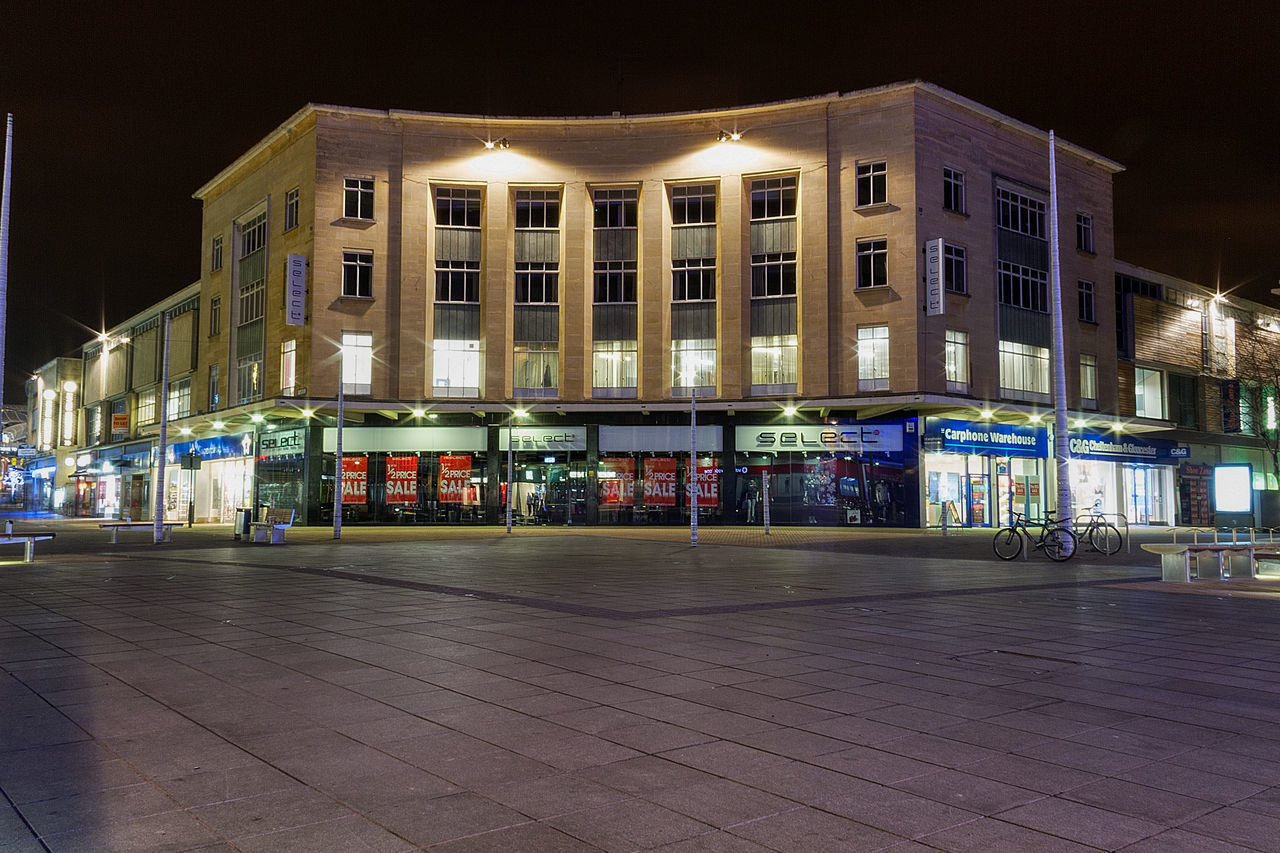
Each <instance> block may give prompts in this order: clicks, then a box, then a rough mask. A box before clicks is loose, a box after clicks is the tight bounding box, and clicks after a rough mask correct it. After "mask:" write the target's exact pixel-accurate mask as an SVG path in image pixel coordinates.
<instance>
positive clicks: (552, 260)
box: [512, 189, 560, 397]
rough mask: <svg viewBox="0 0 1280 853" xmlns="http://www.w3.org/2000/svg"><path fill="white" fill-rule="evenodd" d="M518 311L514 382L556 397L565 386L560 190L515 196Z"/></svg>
mask: <svg viewBox="0 0 1280 853" xmlns="http://www.w3.org/2000/svg"><path fill="white" fill-rule="evenodd" d="M515 204H516V208H515V233H514V243H515V246H514V249H515V314H514V317H513V327H514V339H513V341H512V357H513V361H512V387H513V388H515V389H516V395H517V396H519V397H554V396H555V395H556V393H557V390H558V388H559V386H560V376H559V374H560V322H559V319H560V313H559V308H558V303H559V299H560V297H559V283H560V191H559V190H558V189H548V190H517V191H516V195H515Z"/></svg>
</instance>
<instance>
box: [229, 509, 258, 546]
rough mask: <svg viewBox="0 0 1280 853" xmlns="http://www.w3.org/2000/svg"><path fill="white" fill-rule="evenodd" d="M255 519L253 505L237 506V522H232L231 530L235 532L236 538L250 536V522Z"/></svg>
mask: <svg viewBox="0 0 1280 853" xmlns="http://www.w3.org/2000/svg"><path fill="white" fill-rule="evenodd" d="M252 521H253V507H249V506H242V507H237V508H236V517H235V522H234V523H233V524H232V527H231V531H232V533H233V534H235V538H236V539H240V538H242V537H243V538H245V539H248V538H249V533H250V530H249V524H250V522H252Z"/></svg>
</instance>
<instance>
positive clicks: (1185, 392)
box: [1169, 373, 1200, 429]
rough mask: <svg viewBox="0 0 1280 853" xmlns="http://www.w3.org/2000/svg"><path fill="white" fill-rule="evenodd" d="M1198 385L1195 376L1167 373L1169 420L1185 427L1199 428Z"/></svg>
mask: <svg viewBox="0 0 1280 853" xmlns="http://www.w3.org/2000/svg"><path fill="white" fill-rule="evenodd" d="M1199 396H1200V395H1199V385H1198V382H1197V378H1196V377H1195V376H1187V375H1179V374H1177V373H1170V374H1169V420H1171V421H1173V422H1174V423H1175V424H1177V425H1178V426H1180V427H1185V428H1187V429H1199V428H1200V412H1199V408H1200V407H1199V405H1197V402H1198V399H1199Z"/></svg>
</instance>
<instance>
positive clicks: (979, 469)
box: [921, 418, 1052, 527]
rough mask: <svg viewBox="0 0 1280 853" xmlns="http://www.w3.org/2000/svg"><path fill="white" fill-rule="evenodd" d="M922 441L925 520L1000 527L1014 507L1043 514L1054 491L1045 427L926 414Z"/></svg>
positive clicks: (1031, 515) (1027, 515)
mask: <svg viewBox="0 0 1280 853" xmlns="http://www.w3.org/2000/svg"><path fill="white" fill-rule="evenodd" d="M923 443H924V450H925V453H924V455H923V456H922V458H921V468H922V470H923V471H924V490H923V491H924V493H923V502H924V521H925V526H927V527H941V526H943V523H944V521H945V523H946V525H947V526H960V527H992V526H996V527H1001V526H1004V525H1006V524H1009V523H1010V521H1011V520H1012V517H1013V514H1014V513H1020V514H1021V515H1023V516H1024V517H1025V518H1027V519H1029V520H1032V521H1035V520H1038V519H1041V518H1043V517H1044V514H1045V512H1046V507H1047V505H1046V498H1047V496H1048V495H1049V494H1050V492H1051V491H1052V489H1051V485H1052V482H1051V478H1050V476H1049V473H1050V472H1049V466H1048V464H1047V457H1048V455H1049V438H1048V431H1047V430H1046V429H1045V428H1044V427H1039V426H1033V425H1020V424H998V423H993V422H991V421H957V420H949V419H946V418H927V419H926V421H925V431H924V438H923ZM1049 508H1050V509H1051V507H1049Z"/></svg>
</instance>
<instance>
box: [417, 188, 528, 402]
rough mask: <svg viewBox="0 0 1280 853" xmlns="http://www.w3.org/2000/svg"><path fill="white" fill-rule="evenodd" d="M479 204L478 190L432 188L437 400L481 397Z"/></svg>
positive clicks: (434, 363) (434, 361) (435, 394)
mask: <svg viewBox="0 0 1280 853" xmlns="http://www.w3.org/2000/svg"><path fill="white" fill-rule="evenodd" d="M481 202H482V198H481V191H480V189H479V188H477V187H436V188H435V219H436V227H435V278H436V293H435V297H436V298H435V302H436V304H435V311H434V319H433V320H432V347H431V351H432V368H431V369H432V377H431V381H432V394H433V395H434V396H436V397H478V396H479V394H480V374H481V361H482V355H483V353H482V351H481V349H480V257H481V244H482V238H483V231H482V227H481V226H482V207H481ZM517 260H521V261H524V260H527V259H526V258H523V257H521V258H517Z"/></svg>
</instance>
